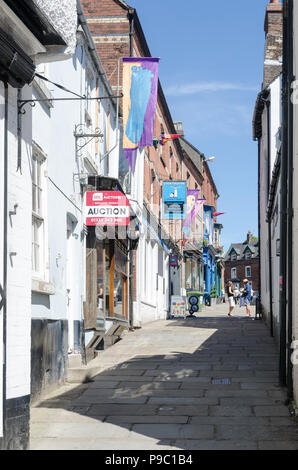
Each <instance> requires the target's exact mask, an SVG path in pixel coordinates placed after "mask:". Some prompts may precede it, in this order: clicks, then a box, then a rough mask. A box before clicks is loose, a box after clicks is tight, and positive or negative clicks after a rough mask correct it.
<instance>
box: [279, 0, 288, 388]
mask: <svg viewBox="0 0 298 470" xmlns="http://www.w3.org/2000/svg"><path fill="white" fill-rule="evenodd" d="M288 4H289V0H285V1H284V12H283V15H284V17H283V31H284V40H283V84H282V88H283V93H282V116H283V126H282V154H281V169H280V179H281V190H280V297H279V318H280V344H279V381H280V384H281V385H282V386H286V385H287V254H288V253H287V240H288V224H287V203H288V198H287V190H288V162H287V159H288V95H289V87H288V74H289V71H288V63H289V62H288V61H289V50H288V40H289V38H288V17H287V7H288Z"/></svg>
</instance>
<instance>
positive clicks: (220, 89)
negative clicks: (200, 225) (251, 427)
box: [128, 0, 269, 249]
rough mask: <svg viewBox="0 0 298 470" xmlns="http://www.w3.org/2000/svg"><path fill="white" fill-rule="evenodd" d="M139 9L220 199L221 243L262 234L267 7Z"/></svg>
mask: <svg viewBox="0 0 298 470" xmlns="http://www.w3.org/2000/svg"><path fill="white" fill-rule="evenodd" d="M128 3H129V4H130V5H131V6H132V7H134V8H136V9H137V12H138V15H139V18H140V21H141V24H142V27H143V30H144V33H145V36H146V39H147V42H148V45H149V48H150V51H151V54H152V56H153V57H160V59H161V60H160V72H159V73H160V81H161V84H162V87H163V90H164V92H165V95H166V98H167V101H168V104H169V108H170V111H171V114H172V118H173V120H174V121H182V122H183V127H184V133H185V138H186V139H188V140H189V141H190V142H191V143H192V144H193V145H195V146H196V147H197V148H198V149H199V150H200V151H201V152H203V153H204V154H205V156H206V157H210V156H213V155H214V156H215V157H216V160H215V162H214V163H209V165H210V168H211V171H212V174H213V176H214V180H215V184H216V186H217V188H218V192H219V194H220V198H219V200H218V209H219V211H220V212H227V214H226V215H224V216H221V217H219V218H218V221H219V222H221V223H222V224H223V225H224V230H223V233H222V243H223V244H224V246H225V249H228V247H229V245H230V243H232V242H242V241H244V240H245V237H246V234H247V231H248V230H251V231H252V232H253V233H254V234H255V235H257V232H258V209H257V204H258V194H257V184H258V178H257V177H258V175H257V156H258V155H257V153H258V152H257V143H256V142H253V140H252V124H251V123H252V117H253V110H254V104H255V101H256V97H257V93H258V91H259V90H260V87H261V83H262V79H263V62H264V42H265V33H264V19H265V8H266V4H267V3H269V0H268V1H266V0H250V1H246V2H245V1H243V0H227V1H223V0H213V1H212V2H210V1H206V0H184V2H181V1H180V0H131V1H129V0H128Z"/></svg>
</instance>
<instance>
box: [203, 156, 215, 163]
mask: <svg viewBox="0 0 298 470" xmlns="http://www.w3.org/2000/svg"><path fill="white" fill-rule="evenodd" d="M214 160H215V157H210V158H207V159H205V162H214Z"/></svg>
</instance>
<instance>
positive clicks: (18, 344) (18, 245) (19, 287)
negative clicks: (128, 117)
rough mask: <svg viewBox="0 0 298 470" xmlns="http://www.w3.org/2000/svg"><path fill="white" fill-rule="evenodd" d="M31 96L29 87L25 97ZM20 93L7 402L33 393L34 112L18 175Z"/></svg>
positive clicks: (12, 136)
mask: <svg viewBox="0 0 298 470" xmlns="http://www.w3.org/2000/svg"><path fill="white" fill-rule="evenodd" d="M30 96H31V90H30V88H29V87H25V88H24V89H23V93H22V97H23V98H24V99H28V98H30ZM16 99H17V91H16V90H15V89H12V88H10V89H9V118H8V120H9V142H8V146H9V175H8V188H9V189H8V210H9V211H14V208H15V204H17V205H18V206H17V208H16V214H15V215H11V217H9V218H8V279H7V284H8V288H7V348H6V354H7V356H6V366H7V372H6V393H7V396H6V397H7V399H10V398H16V397H22V396H26V395H29V394H30V361H31V357H30V349H31V336H30V331H31V279H30V276H28V273H30V271H31V224H30V223H29V221H31V204H32V184H31V165H30V155H31V138H32V136H31V109H30V108H29V109H28V111H27V113H26V115H25V116H24V117H23V119H22V173H20V172H17V171H16V168H17V138H16V134H17V104H16Z"/></svg>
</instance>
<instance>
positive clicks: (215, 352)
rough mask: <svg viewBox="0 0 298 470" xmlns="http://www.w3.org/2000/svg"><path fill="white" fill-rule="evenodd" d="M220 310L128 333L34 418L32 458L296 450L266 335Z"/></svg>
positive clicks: (241, 314) (255, 324) (238, 313)
mask: <svg viewBox="0 0 298 470" xmlns="http://www.w3.org/2000/svg"><path fill="white" fill-rule="evenodd" d="M226 311H227V304H223V305H220V306H217V307H215V308H212V310H211V309H206V310H204V312H203V313H202V314H200V315H199V316H198V318H196V319H186V320H173V321H158V322H154V323H151V324H148V325H145V326H144V327H143V328H142V329H140V330H136V331H135V332H129V333H127V334H126V335H125V337H124V338H123V339H122V340H121V341H120V342H118V343H117V344H116V345H114V346H113V347H111V348H109V349H107V350H106V351H103V352H102V353H100V355H99V357H98V358H97V359H96V360H95V361H93V363H94V362H95V363H96V364H97V365H100V367H102V369H101V370H100V371H99V373H98V374H97V375H96V376H95V377H93V378H92V380H91V381H90V382H88V383H85V384H68V385H65V386H64V387H62V389H60V390H59V395H57V394H56V395H52V396H51V397H50V398H49V399H48V400H46V401H44V402H42V403H39V404H38V405H37V406H35V407H34V408H32V409H31V447H30V448H31V450H39V449H49V450H56V449H57V450H58V449H70V450H76V449H77V450H79V449H82V450H99V449H104V450H112V449H115V450H130V449H133V450H140V449H142V450H149V449H150V450H166V449H173V450H176V449H179V450H180V449H183V450H195V449H199V450H238V449H239V450H254V449H259V450H263V449H271V450H274V449H275V450H277V449H287V450H297V449H298V428H297V423H296V420H295V418H292V417H291V416H290V413H289V410H288V407H287V406H285V400H286V393H285V391H284V390H282V389H281V388H280V386H279V385H278V354H277V348H276V346H275V344H274V340H273V339H272V338H271V337H270V332H269V330H268V328H267V327H266V326H265V325H264V323H263V322H262V321H259V320H254V311H253V312H252V313H253V317H252V318H246V317H245V310H244V309H240V308H239V307H236V309H235V317H234V318H228V317H227V315H226ZM92 366H94V364H92ZM216 379H224V380H223V382H224V383H221V384H217V383H214V380H216Z"/></svg>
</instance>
